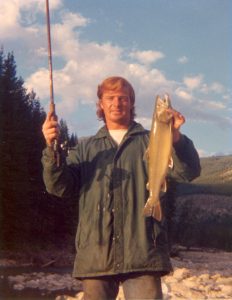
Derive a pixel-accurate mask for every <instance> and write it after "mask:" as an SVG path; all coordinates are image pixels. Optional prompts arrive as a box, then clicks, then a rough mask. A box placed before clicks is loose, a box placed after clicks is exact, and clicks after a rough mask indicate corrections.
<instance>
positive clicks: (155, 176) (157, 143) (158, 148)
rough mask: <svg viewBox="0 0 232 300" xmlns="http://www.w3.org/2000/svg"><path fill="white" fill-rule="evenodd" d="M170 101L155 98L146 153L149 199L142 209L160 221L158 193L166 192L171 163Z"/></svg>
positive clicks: (166, 98) (167, 97)
mask: <svg viewBox="0 0 232 300" xmlns="http://www.w3.org/2000/svg"><path fill="white" fill-rule="evenodd" d="M168 109H171V101H170V98H169V96H168V95H167V94H166V95H165V96H164V98H163V99H162V98H160V96H157V97H156V102H155V109H154V113H153V118H152V126H151V131H150V138H149V144H148V148H147V152H146V156H147V159H148V183H147V189H148V191H149V198H148V200H147V202H146V204H145V207H144V215H145V216H147V217H148V216H152V217H153V218H155V219H156V220H158V221H161V220H162V208H161V203H160V192H161V191H163V192H166V180H165V177H166V174H167V170H168V166H169V164H170V162H171V150H172V122H173V121H172V114H171V113H170V112H169V111H168Z"/></svg>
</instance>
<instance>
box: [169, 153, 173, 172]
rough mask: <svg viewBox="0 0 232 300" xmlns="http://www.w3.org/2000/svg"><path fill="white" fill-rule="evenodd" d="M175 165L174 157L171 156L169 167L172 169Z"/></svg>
mask: <svg viewBox="0 0 232 300" xmlns="http://www.w3.org/2000/svg"><path fill="white" fill-rule="evenodd" d="M173 165H174V163H173V158H172V157H171V156H170V158H169V162H168V167H169V168H170V169H173Z"/></svg>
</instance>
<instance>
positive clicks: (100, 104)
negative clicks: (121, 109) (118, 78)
mask: <svg viewBox="0 0 232 300" xmlns="http://www.w3.org/2000/svg"><path fill="white" fill-rule="evenodd" d="M99 106H100V107H101V109H103V105H102V101H101V99H99Z"/></svg>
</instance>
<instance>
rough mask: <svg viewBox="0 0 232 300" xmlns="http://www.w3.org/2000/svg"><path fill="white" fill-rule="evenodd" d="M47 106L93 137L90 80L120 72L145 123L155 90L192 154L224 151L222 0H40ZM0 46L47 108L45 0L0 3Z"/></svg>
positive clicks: (231, 85) (226, 31)
mask: <svg viewBox="0 0 232 300" xmlns="http://www.w3.org/2000/svg"><path fill="white" fill-rule="evenodd" d="M49 3H50V19H51V38H52V55H53V77H54V95H55V102H56V111H57V114H58V117H59V119H61V118H62V119H64V120H65V121H66V122H67V124H68V128H69V131H70V133H76V134H77V136H78V137H82V136H89V135H92V134H95V133H96V131H97V130H98V129H99V128H100V127H101V126H102V125H103V123H102V122H100V121H98V120H97V117H96V101H97V96H96V90H97V85H98V84H99V83H101V82H102V81H103V80H104V79H105V78H106V77H108V76H114V75H117V76H123V77H125V78H126V79H127V80H129V81H130V82H131V84H132V85H133V87H134V89H135V94H136V115H137V117H136V121H138V122H140V123H141V124H142V125H143V126H144V127H145V128H147V129H150V126H151V117H152V113H153V109H154V103H155V98H156V96H157V95H161V96H162V95H164V93H168V94H169V96H170V98H171V101H172V106H173V108H175V109H176V110H178V111H180V112H181V113H182V114H183V115H184V116H185V118H186V123H185V124H184V125H183V126H182V128H181V131H182V133H183V134H186V135H187V136H188V137H189V138H190V139H192V140H193V142H194V145H195V147H196V148H197V150H198V152H199V154H200V156H201V157H204V156H212V155H227V154H232V134H231V128H232V101H231V98H232V59H231V58H232V38H231V37H232V20H231V11H232V1H231V0H117V1H115V0H75V1H74V0H50V1H49ZM0 44H1V46H3V47H4V52H5V54H6V53H8V52H11V51H13V53H14V56H15V60H16V64H17V74H18V75H19V76H22V78H23V79H24V82H25V87H26V88H27V89H28V91H31V90H32V89H33V90H34V91H35V92H36V94H37V96H38V97H39V99H40V101H41V105H42V107H44V109H45V110H46V111H47V110H48V107H49V72H48V53H47V32H46V14H45V0H11V1H6V0H0Z"/></svg>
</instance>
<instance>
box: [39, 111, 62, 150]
mask: <svg viewBox="0 0 232 300" xmlns="http://www.w3.org/2000/svg"><path fill="white" fill-rule="evenodd" d="M42 132H43V135H44V138H45V140H46V144H47V145H48V146H49V147H51V146H52V144H53V142H54V140H56V139H58V138H59V135H60V130H59V125H58V121H57V118H56V117H54V114H53V112H48V114H47V117H46V120H45V121H44V123H43V127H42Z"/></svg>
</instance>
